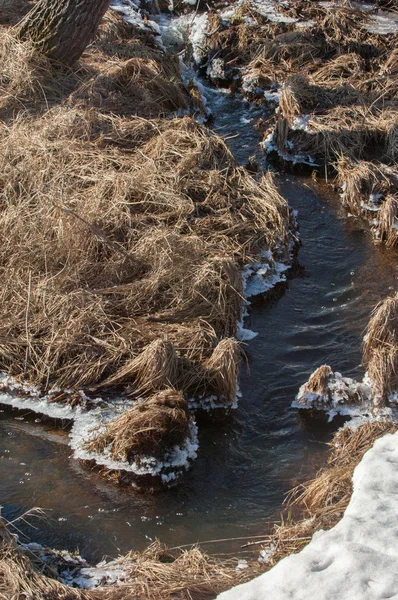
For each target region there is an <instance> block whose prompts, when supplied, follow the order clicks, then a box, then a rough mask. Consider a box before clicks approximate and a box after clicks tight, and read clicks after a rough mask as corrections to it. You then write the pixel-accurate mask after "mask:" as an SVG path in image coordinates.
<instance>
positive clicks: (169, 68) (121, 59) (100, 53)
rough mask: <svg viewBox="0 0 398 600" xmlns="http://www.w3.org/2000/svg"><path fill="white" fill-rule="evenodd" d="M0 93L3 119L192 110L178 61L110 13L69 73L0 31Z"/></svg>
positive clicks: (6, 31) (147, 114)
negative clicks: (75, 110)
mask: <svg viewBox="0 0 398 600" xmlns="http://www.w3.org/2000/svg"><path fill="white" fill-rule="evenodd" d="M0 89H1V102H0V116H1V117H2V118H3V119H10V118H13V117H14V116H15V115H17V114H18V113H19V112H21V111H24V112H25V113H26V112H29V113H43V112H45V111H46V110H47V109H48V108H49V107H52V106H56V105H59V104H65V105H68V106H70V105H71V104H74V105H75V106H76V105H79V106H81V107H84V108H89V107H93V106H96V107H97V108H100V109H101V111H103V112H108V113H117V114H119V115H121V114H126V115H137V114H139V115H141V116H145V117H158V116H165V115H168V114H169V113H170V112H172V111H178V110H184V111H187V110H189V109H190V107H191V104H192V106H193V105H195V108H196V107H197V104H198V103H197V101H195V102H194V103H191V95H190V92H189V90H188V89H187V88H186V87H185V86H184V85H183V83H182V81H181V76H180V69H179V63H178V60H177V59H176V58H175V57H172V56H168V55H167V54H165V53H164V52H163V51H162V50H160V48H159V47H158V46H156V44H155V42H154V40H153V35H150V34H149V33H147V32H142V31H141V30H139V29H138V28H137V27H135V26H133V25H131V24H129V23H126V22H125V21H124V20H123V19H122V17H120V16H119V15H116V14H115V13H113V12H112V11H108V13H107V15H106V17H105V19H104V22H103V24H102V25H101V26H100V28H99V31H98V33H97V37H96V39H95V40H94V42H93V44H91V45H90V47H89V49H88V50H87V51H86V52H85V53H84V55H83V57H82V58H81V59H80V61H79V63H78V65H77V66H76V67H74V68H73V69H68V68H65V67H64V66H62V65H57V64H55V63H53V62H51V61H49V60H48V59H47V58H46V57H44V56H43V55H41V54H40V53H39V52H37V51H36V50H35V48H34V47H33V45H32V44H31V43H30V42H21V41H19V40H17V39H16V38H15V37H14V35H13V33H12V30H9V29H8V28H6V27H0ZM199 108H200V107H199Z"/></svg>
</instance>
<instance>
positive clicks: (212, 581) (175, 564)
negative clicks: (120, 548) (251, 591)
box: [101, 541, 260, 600]
mask: <svg viewBox="0 0 398 600" xmlns="http://www.w3.org/2000/svg"><path fill="white" fill-rule="evenodd" d="M236 564H237V560H236V559H233V558H231V559H224V560H222V559H219V558H217V557H214V556H209V555H208V554H205V553H204V552H203V551H202V550H201V549H200V548H199V547H197V546H193V547H192V548H190V549H188V550H183V551H180V552H179V553H178V554H177V556H176V555H175V553H172V552H170V551H169V550H168V549H167V547H166V546H164V545H163V544H161V543H160V542H159V541H156V542H154V543H153V544H151V545H150V546H149V547H148V548H147V549H146V550H145V551H144V552H131V553H129V554H127V555H126V557H125V558H124V559H123V568H124V569H125V570H126V573H127V581H126V583H125V584H120V585H119V586H118V587H117V588H115V587H113V588H111V589H108V591H107V590H106V588H104V589H102V590H101V598H103V599H104V600H119V599H120V600H122V599H124V598H127V597H128V598H130V597H131V598H133V597H134V598H147V599H149V600H164V599H168V598H170V599H171V598H175V599H176V600H205V599H208V600H211V599H212V598H214V597H215V596H217V595H218V594H219V593H221V592H222V591H224V590H226V589H229V588H230V587H233V586H234V585H238V584H240V583H244V582H245V581H247V580H249V579H250V578H252V577H254V576H255V575H256V574H259V571H260V569H259V568H258V567H256V566H253V567H252V568H249V569H245V570H243V571H242V570H240V571H238V570H237V569H236Z"/></svg>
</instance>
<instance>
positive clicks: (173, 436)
mask: <svg viewBox="0 0 398 600" xmlns="http://www.w3.org/2000/svg"><path fill="white" fill-rule="evenodd" d="M188 426H189V413H188V405H187V403H186V401H185V400H184V396H183V395H182V393H181V392H177V391H175V390H173V389H171V388H169V389H165V390H162V391H160V392H158V393H156V394H154V395H153V396H150V397H149V398H147V399H146V400H143V401H138V402H137V403H136V404H135V405H134V406H133V407H132V408H130V409H129V410H127V411H126V412H125V413H123V414H122V415H121V416H120V417H118V418H117V419H115V420H114V421H111V422H110V423H107V424H106V425H105V431H104V432H103V433H100V434H99V435H98V436H97V437H95V438H93V439H91V440H90V441H88V442H87V443H86V448H87V449H88V450H90V451H91V452H92V451H95V452H103V450H104V449H105V448H107V447H108V446H111V452H112V456H113V458H114V459H115V460H122V461H128V462H131V461H132V460H133V459H135V460H139V459H140V457H141V456H155V457H159V458H163V457H164V454H165V452H167V450H171V449H172V448H173V447H174V446H176V445H177V446H178V445H180V444H182V443H183V442H184V441H185V440H186V438H187V436H188V433H189V429H188Z"/></svg>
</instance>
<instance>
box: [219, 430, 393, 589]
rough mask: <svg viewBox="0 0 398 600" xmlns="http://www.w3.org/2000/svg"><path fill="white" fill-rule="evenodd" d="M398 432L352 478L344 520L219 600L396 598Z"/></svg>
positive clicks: (372, 452) (371, 453) (381, 443)
mask: <svg viewBox="0 0 398 600" xmlns="http://www.w3.org/2000/svg"><path fill="white" fill-rule="evenodd" d="M397 538H398V432H397V433H395V434H393V435H392V434H387V435H385V436H384V437H382V438H380V439H378V440H377V441H376V442H375V444H374V446H373V448H371V449H370V450H369V451H368V452H367V453H366V454H365V456H364V457H363V459H362V461H361V462H360V463H359V465H358V466H357V468H356V469H355V472H354V475H353V494H352V497H351V500H350V503H349V505H348V507H347V509H346V511H345V513H344V516H343V518H342V519H341V521H340V522H339V523H338V524H337V525H336V526H335V527H333V529H331V530H330V531H322V530H321V531H318V532H317V533H316V534H315V535H314V536H313V538H312V540H311V542H310V543H309V544H308V546H306V547H305V548H304V549H303V550H302V551H301V552H300V553H299V554H293V555H290V556H288V557H287V558H284V559H283V560H281V561H280V562H279V563H278V564H277V565H276V566H275V567H273V568H272V569H271V570H270V571H268V572H267V573H264V574H263V575H261V576H260V577H257V578H256V579H253V580H252V581H250V582H248V583H245V584H243V585H240V586H237V587H235V588H232V589H231V590H229V591H227V592H224V593H222V594H220V595H219V596H218V600H268V599H271V598H272V600H286V599H287V598H289V599H290V600H307V599H308V598H317V600H330V599H331V598H338V599H339V600H378V599H381V598H396V597H397V596H398V571H397V568H396V567H397V564H398V544H397Z"/></svg>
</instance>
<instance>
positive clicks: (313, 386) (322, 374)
mask: <svg viewBox="0 0 398 600" xmlns="http://www.w3.org/2000/svg"><path fill="white" fill-rule="evenodd" d="M331 375H333V372H332V369H331V368H330V367H329V365H321V366H320V367H318V368H317V369H316V371H314V373H312V375H311V377H310V378H309V380H308V382H307V383H306V384H305V388H304V392H313V393H314V394H320V395H321V396H325V395H328V394H329V390H328V382H329V379H330V377H331Z"/></svg>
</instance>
